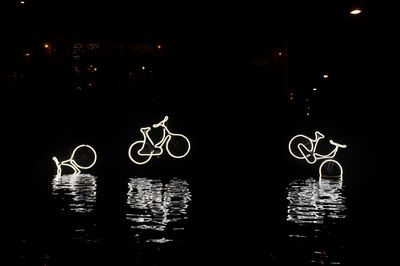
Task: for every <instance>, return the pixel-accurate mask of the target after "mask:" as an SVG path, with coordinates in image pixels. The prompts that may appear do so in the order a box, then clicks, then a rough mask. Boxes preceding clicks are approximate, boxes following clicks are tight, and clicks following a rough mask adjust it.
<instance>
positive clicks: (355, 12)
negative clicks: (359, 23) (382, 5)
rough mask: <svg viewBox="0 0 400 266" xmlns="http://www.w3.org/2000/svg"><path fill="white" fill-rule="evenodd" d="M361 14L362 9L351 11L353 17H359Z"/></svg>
mask: <svg viewBox="0 0 400 266" xmlns="http://www.w3.org/2000/svg"><path fill="white" fill-rule="evenodd" d="M361 12H362V11H361V9H358V8H355V9H353V10H351V11H350V14H352V15H358V14H360V13H361Z"/></svg>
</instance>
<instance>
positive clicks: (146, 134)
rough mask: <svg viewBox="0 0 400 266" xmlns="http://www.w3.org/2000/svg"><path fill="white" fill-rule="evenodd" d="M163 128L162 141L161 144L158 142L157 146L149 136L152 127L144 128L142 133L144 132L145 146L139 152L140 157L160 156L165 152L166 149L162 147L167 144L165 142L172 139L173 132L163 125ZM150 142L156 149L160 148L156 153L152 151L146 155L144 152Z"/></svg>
mask: <svg viewBox="0 0 400 266" xmlns="http://www.w3.org/2000/svg"><path fill="white" fill-rule="evenodd" d="M162 127H163V133H162V137H161V140H160V141H159V142H157V143H156V144H154V142H153V140H152V139H151V137H150V135H149V131H150V130H151V128H150V127H145V128H142V129H141V130H140V131H141V132H142V135H143V146H142V148H141V149H140V150H139V154H140V155H151V156H153V155H155V156H159V155H161V154H162V153H163V152H164V149H163V148H162V146H163V145H164V144H165V142H166V141H167V140H168V139H170V138H171V134H172V133H171V132H170V131H169V130H168V129H167V127H166V126H165V125H162ZM148 142H150V144H151V145H152V146H153V147H154V148H158V149H159V150H158V151H156V152H154V150H153V149H152V150H151V152H150V153H146V152H143V150H144V148H145V146H146V143H148Z"/></svg>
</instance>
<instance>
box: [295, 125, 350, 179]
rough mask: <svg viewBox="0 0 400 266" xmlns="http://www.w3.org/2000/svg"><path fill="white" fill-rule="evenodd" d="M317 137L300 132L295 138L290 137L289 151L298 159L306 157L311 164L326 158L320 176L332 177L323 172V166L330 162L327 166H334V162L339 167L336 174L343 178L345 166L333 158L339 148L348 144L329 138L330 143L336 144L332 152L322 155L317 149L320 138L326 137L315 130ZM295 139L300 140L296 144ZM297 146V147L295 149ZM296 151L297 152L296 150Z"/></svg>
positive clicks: (320, 169)
mask: <svg viewBox="0 0 400 266" xmlns="http://www.w3.org/2000/svg"><path fill="white" fill-rule="evenodd" d="M314 136H315V138H314V139H312V138H310V137H307V136H305V135H302V134H299V135H296V136H294V137H293V138H291V139H290V141H289V145H288V148H289V152H290V154H291V155H292V156H293V157H295V158H296V159H300V160H302V159H305V160H306V162H307V163H309V164H314V163H315V162H316V161H319V160H324V161H323V162H322V163H321V165H320V166H319V170H318V172H319V176H320V177H329V176H330V177H332V175H326V174H323V170H322V169H323V166H325V165H326V164H329V165H328V166H327V167H329V168H332V164H335V165H337V167H338V168H339V174H338V175H335V176H338V177H340V178H342V175H343V168H342V166H341V165H340V163H339V162H338V161H336V160H333V158H334V157H335V156H336V153H337V152H338V150H339V148H346V147H347V145H345V144H339V143H337V142H334V141H333V140H329V143H330V144H332V145H333V146H335V147H334V148H333V150H332V151H331V152H329V153H328V154H326V155H322V154H319V153H317V152H316V151H315V150H316V149H317V146H318V142H319V140H321V139H323V138H325V136H324V134H322V133H321V132H319V131H315V133H314ZM295 140H296V141H297V142H298V144H297V145H296V146H295V147H293V146H294V144H293V143H296V142H295ZM294 148H297V149H294ZM294 151H296V152H294Z"/></svg>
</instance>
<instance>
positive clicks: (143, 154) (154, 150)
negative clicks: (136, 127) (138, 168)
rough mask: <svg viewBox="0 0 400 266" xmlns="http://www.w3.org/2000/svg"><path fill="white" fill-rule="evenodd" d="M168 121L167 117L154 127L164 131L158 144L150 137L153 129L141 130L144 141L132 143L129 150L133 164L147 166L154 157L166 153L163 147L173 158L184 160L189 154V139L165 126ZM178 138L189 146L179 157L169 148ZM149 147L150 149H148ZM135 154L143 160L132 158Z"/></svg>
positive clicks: (145, 128)
mask: <svg viewBox="0 0 400 266" xmlns="http://www.w3.org/2000/svg"><path fill="white" fill-rule="evenodd" d="M167 120H168V116H165V117H164V119H163V120H162V121H161V122H159V123H158V124H154V125H153V128H158V127H161V128H162V130H163V133H162V138H161V140H160V141H159V142H157V143H156V144H154V142H153V140H152V139H151V138H150V136H149V131H150V130H151V127H143V128H141V129H140V132H141V133H142V135H143V139H142V140H138V141H136V142H134V143H132V144H131V146H129V150H128V155H129V159H131V161H132V162H134V163H136V164H145V163H147V162H148V161H150V159H151V158H152V157H153V156H160V155H161V154H162V153H163V152H164V149H163V147H165V149H166V150H167V152H168V154H169V155H170V156H171V157H173V158H183V157H185V156H186V155H187V154H188V153H189V151H190V141H189V139H188V138H187V137H186V136H184V135H182V134H176V133H172V132H171V131H170V130H169V129H168V128H167V126H166V125H165V123H166V122H167ZM178 138H181V139H183V140H184V142H185V143H186V145H187V149H186V151H185V152H184V153H183V154H179V155H177V154H176V152H173V151H171V148H170V146H169V144H170V141H171V140H176V139H178ZM149 146H150V149H148V147H149ZM133 154H134V155H139V157H140V158H141V160H138V159H137V158H136V159H135V158H133V156H132V155H133Z"/></svg>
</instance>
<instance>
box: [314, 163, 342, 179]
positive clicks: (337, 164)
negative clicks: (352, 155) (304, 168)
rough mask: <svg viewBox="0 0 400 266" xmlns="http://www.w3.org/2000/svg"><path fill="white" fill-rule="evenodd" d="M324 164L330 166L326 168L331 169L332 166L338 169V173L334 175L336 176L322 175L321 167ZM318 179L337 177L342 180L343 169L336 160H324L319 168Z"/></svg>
mask: <svg viewBox="0 0 400 266" xmlns="http://www.w3.org/2000/svg"><path fill="white" fill-rule="evenodd" d="M325 164H331V165H329V166H328V167H329V168H332V167H333V166H332V164H333V165H336V166H337V167H338V169H339V173H338V174H336V175H331V174H329V173H323V168H322V167H323V166H324V165H325ZM319 177H339V178H342V177H343V168H342V166H341V165H340V163H339V162H338V161H336V160H332V159H328V160H325V161H323V162H322V163H321V165H320V166H319Z"/></svg>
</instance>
